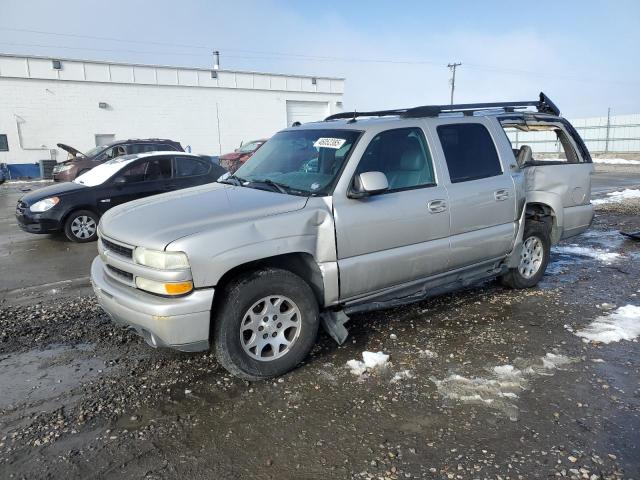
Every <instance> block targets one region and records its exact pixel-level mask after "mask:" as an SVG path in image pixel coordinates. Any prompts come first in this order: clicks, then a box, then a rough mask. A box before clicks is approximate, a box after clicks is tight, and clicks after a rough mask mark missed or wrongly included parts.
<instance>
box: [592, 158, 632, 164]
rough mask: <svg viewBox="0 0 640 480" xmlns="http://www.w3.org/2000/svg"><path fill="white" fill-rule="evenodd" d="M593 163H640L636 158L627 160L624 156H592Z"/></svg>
mask: <svg viewBox="0 0 640 480" xmlns="http://www.w3.org/2000/svg"><path fill="white" fill-rule="evenodd" d="M592 160H593V163H602V164H605V165H640V161H638V160H627V159H626V158H592Z"/></svg>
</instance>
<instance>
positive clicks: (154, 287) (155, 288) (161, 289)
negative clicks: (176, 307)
mask: <svg viewBox="0 0 640 480" xmlns="http://www.w3.org/2000/svg"><path fill="white" fill-rule="evenodd" d="M136 287H138V288H139V289H140V290H146V291H147V292H151V293H157V294H158V295H185V294H187V293H189V292H190V291H191V290H193V282H192V281H188V282H156V281H155V280H149V279H148V278H143V277H136Z"/></svg>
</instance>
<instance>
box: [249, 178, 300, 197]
mask: <svg viewBox="0 0 640 480" xmlns="http://www.w3.org/2000/svg"><path fill="white" fill-rule="evenodd" d="M249 182H250V183H264V184H265V185H269V186H270V187H273V188H275V189H276V190H278V192H280V193H284V194H287V193H289V191H290V190H291V187H289V186H288V185H284V184H283V183H278V182H274V181H273V180H271V179H270V178H265V179H264V180H249Z"/></svg>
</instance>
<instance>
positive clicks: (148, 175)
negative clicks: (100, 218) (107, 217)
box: [98, 156, 174, 213]
mask: <svg viewBox="0 0 640 480" xmlns="http://www.w3.org/2000/svg"><path fill="white" fill-rule="evenodd" d="M172 180H173V174H172V169H171V157H170V156H159V157H148V158H145V159H143V160H138V161H136V162H134V163H132V164H130V165H127V166H126V167H125V168H123V169H122V170H121V171H120V173H119V174H118V175H116V176H115V177H114V178H113V179H112V180H111V184H110V188H108V189H107V190H106V191H105V192H104V195H103V196H102V197H101V198H99V199H98V208H99V209H100V210H101V212H102V213H103V212H105V211H106V210H108V209H109V208H111V207H114V206H116V205H121V204H123V203H127V202H130V201H132V200H136V199H138V198H143V197H148V196H150V195H157V194H159V193H163V192H167V191H170V190H173V189H174V185H173V183H172Z"/></svg>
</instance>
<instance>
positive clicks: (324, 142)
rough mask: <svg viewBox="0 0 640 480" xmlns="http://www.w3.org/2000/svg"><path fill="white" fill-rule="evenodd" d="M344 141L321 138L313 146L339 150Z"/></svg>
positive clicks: (342, 139) (341, 139)
mask: <svg viewBox="0 0 640 480" xmlns="http://www.w3.org/2000/svg"><path fill="white" fill-rule="evenodd" d="M344 142H346V140H345V139H344V138H327V137H321V138H319V139H318V140H316V143H314V144H313V146H314V147H315V148H335V149H336V150H337V149H339V148H340V147H342V146H343V145H344Z"/></svg>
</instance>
